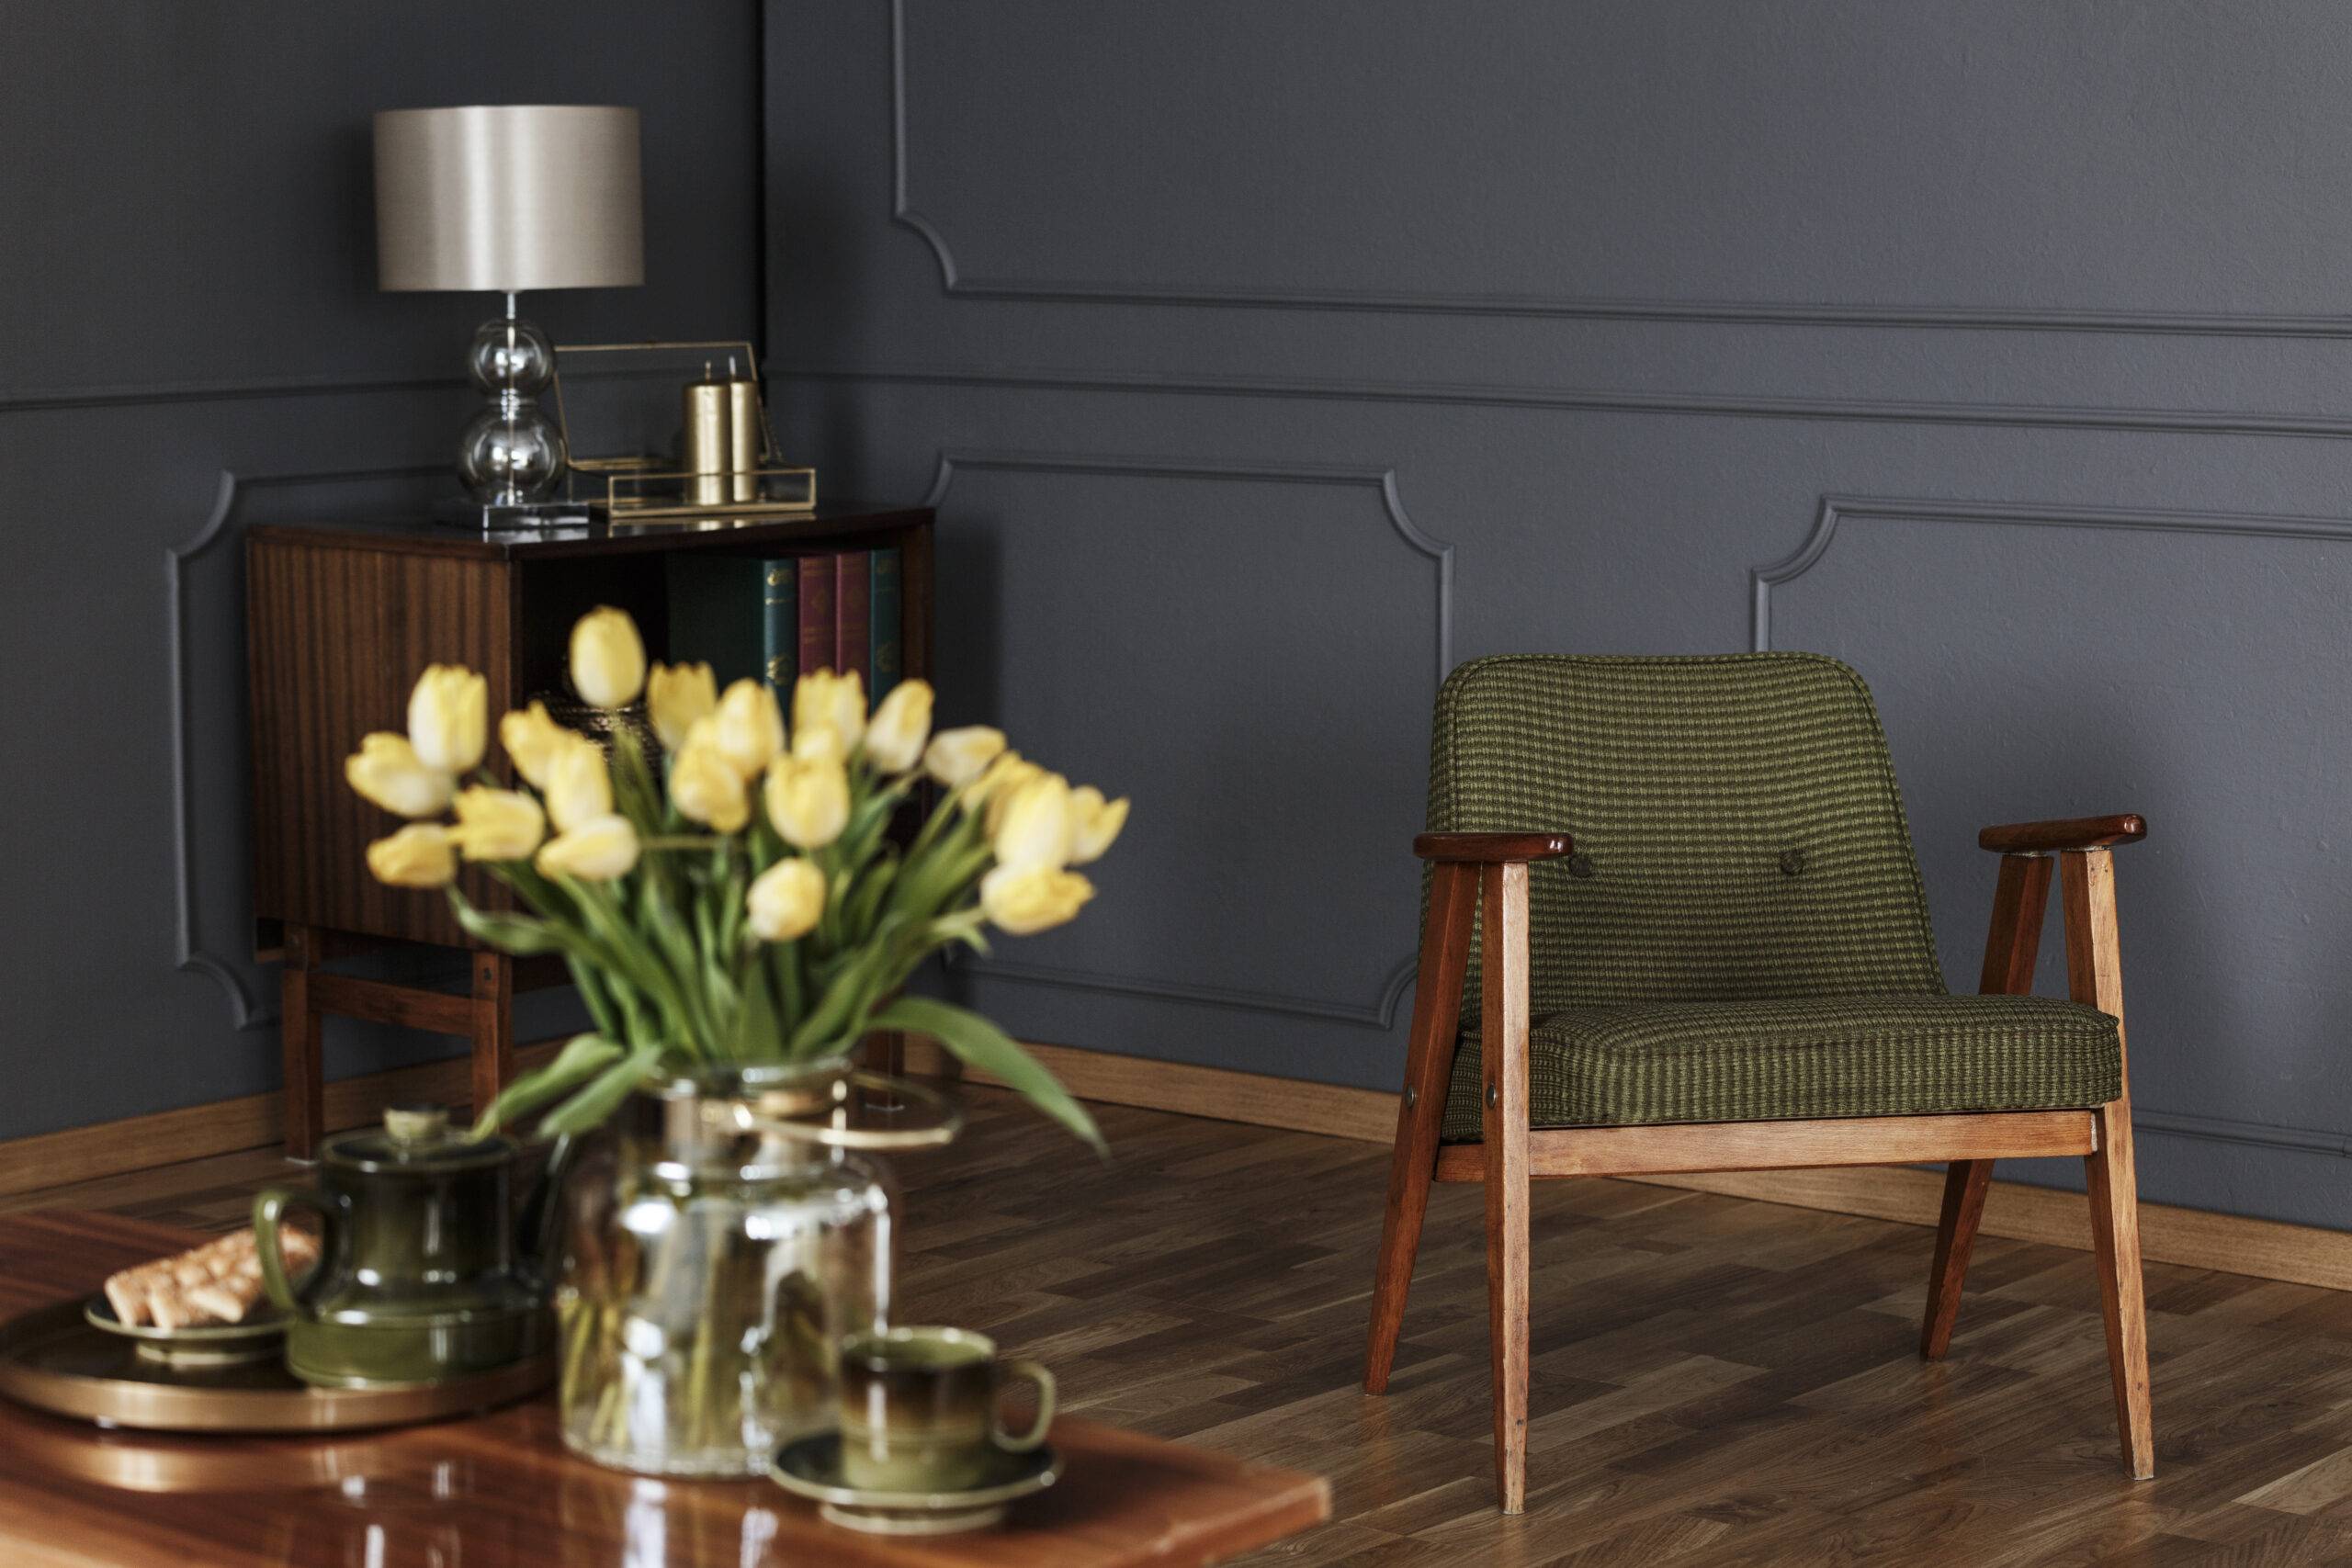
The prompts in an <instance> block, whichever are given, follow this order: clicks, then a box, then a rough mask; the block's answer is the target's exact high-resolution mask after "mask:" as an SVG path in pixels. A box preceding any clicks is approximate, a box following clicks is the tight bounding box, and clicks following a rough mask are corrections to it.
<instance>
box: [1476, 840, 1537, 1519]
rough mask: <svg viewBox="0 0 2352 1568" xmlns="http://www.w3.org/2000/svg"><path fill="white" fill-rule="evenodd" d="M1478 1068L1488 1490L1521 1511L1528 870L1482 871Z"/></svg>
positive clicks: (1508, 1508) (1524, 1486)
mask: <svg viewBox="0 0 2352 1568" xmlns="http://www.w3.org/2000/svg"><path fill="white" fill-rule="evenodd" d="M1483 924H1484V928H1485V931H1486V947H1485V959H1484V968H1483V972H1482V976H1481V978H1482V980H1483V982H1484V990H1485V997H1484V1009H1483V1022H1482V1026H1481V1028H1480V1042H1479V1051H1480V1057H1481V1061H1480V1065H1481V1066H1482V1067H1483V1068H1484V1073H1483V1077H1484V1078H1485V1087H1486V1101H1487V1103H1486V1111H1485V1118H1484V1120H1485V1127H1484V1131H1485V1135H1486V1145H1487V1333H1488V1335H1489V1336H1490V1337H1491V1340H1492V1351H1493V1358H1494V1382H1495V1487H1496V1490H1497V1491H1498V1493H1499V1494H1500V1495H1501V1501H1502V1510H1503V1512H1504V1513H1506V1514H1516V1513H1520V1512H1521V1511H1522V1510H1524V1509H1525V1508H1526V1506H1527V1373H1528V1348H1527V1313H1528V1292H1527V1272H1528V1262H1527V1213H1528V1199H1529V1169H1528V1147H1527V1117H1528V1105H1527V1033H1528V1002H1527V990H1528V954H1527V867H1526V866H1525V865H1523V864H1505V865H1497V866H1489V867H1488V868H1487V873H1486V890H1485V909H1484V919H1483Z"/></svg>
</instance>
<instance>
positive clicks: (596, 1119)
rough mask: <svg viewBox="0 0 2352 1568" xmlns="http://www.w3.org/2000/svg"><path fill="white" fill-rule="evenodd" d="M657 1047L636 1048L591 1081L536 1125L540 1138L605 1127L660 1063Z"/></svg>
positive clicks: (660, 1054)
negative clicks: (622, 1102)
mask: <svg viewBox="0 0 2352 1568" xmlns="http://www.w3.org/2000/svg"><path fill="white" fill-rule="evenodd" d="M661 1060H662V1047H661V1046H660V1045H639V1047H638V1048H637V1049H636V1050H634V1051H631V1052H630V1053H629V1054H628V1055H626V1056H624V1057H622V1058H621V1059H620V1060H619V1061H617V1062H615V1063H613V1065H612V1066H608V1067H606V1068H605V1070H604V1071H603V1072H601V1073H599V1074H597V1075H596V1077H594V1079H593V1080H591V1081H590V1083H589V1085H588V1087H587V1088H586V1089H582V1090H581V1091H580V1092H579V1093H578V1094H575V1095H573V1096H572V1097H571V1099H570V1100H565V1101H564V1102H563V1103H562V1104H561V1105H559V1106H557V1107H556V1108H555V1109H554V1110H553V1111H548V1113H547V1116H546V1118H545V1119H544V1120H543V1121H541V1122H539V1132H540V1134H542V1135H543V1136H546V1137H550V1138H556V1137H562V1136H564V1135H565V1134H572V1133H585V1132H587V1131H588V1130H589V1129H591V1128H593V1127H600V1126H602V1125H604V1122H605V1118H606V1117H608V1116H610V1115H611V1114H612V1113H613V1112H614V1111H618V1110H619V1109H620V1108H621V1101H623V1100H627V1099H628V1097H629V1095H630V1093H631V1092H632V1091H634V1090H635V1089H637V1087H638V1086H639V1084H641V1083H643V1082H644V1081H645V1079H646V1077H647V1075H648V1074H650V1073H651V1072H652V1070H653V1068H654V1067H655V1066H656V1065H658V1064H659V1063H660V1062H661Z"/></svg>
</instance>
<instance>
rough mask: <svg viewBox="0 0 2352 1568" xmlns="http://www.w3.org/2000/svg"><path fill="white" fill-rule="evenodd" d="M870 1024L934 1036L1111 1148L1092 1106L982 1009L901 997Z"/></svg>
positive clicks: (1090, 1140) (1100, 1150)
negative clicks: (983, 1014) (1088, 1108)
mask: <svg viewBox="0 0 2352 1568" xmlns="http://www.w3.org/2000/svg"><path fill="white" fill-rule="evenodd" d="M866 1027H867V1028H869V1029H906V1030H911V1031H913V1032H916V1033H918V1034H928V1035H930V1036H931V1037H932V1038H933V1039H934V1040H936V1041H938V1042H939V1043H941V1044H942V1045H944V1046H946V1047H947V1049H948V1050H950V1051H952V1052H954V1053H955V1054H956V1055H957V1056H958V1057H960V1058H962V1060H963V1061H964V1062H966V1063H967V1064H968V1065H969V1066H975V1067H978V1068H979V1069H980V1071H982V1072H984V1073H987V1074H989V1076H990V1077H996V1078H1000V1079H1002V1080H1003V1082H1004V1084H1005V1086H1006V1087H1007V1088H1009V1089H1013V1090H1014V1091H1015V1092H1017V1093H1019V1094H1021V1095H1022V1096H1023V1097H1024V1098H1025V1099H1027V1100H1028V1101H1029V1102H1030V1103H1031V1104H1032V1105H1035V1107H1036V1108H1037V1109H1038V1110H1040V1111H1044V1112H1045V1113H1046V1115H1048V1116H1050V1117H1052V1118H1053V1119H1054V1120H1055V1121H1057V1122H1060V1123H1061V1124H1062V1125H1063V1126H1065V1127H1067V1128H1069V1130H1070V1131H1071V1132H1072V1133H1074V1134H1077V1135H1078V1136H1079V1137H1080V1138H1082V1139H1084V1140H1085V1141H1086V1143H1087V1144H1089V1145H1091V1146H1092V1148H1093V1149H1094V1151H1095V1153H1097V1154H1105V1153H1108V1152H1109V1151H1108V1150H1107V1148H1106V1147H1105V1145H1103V1133H1102V1130H1101V1129H1100V1128H1098V1127H1096V1126H1095V1125H1094V1118H1093V1117H1091V1116H1090V1115H1088V1114H1087V1113H1086V1107H1084V1106H1082V1105H1080V1103H1079V1102H1078V1101H1077V1100H1073V1099H1071V1098H1070V1094H1069V1090H1068V1089H1064V1088H1062V1086H1061V1085H1060V1083H1059V1082H1057V1080H1056V1079H1055V1077H1054V1075H1053V1074H1051V1073H1049V1072H1047V1071H1046V1069H1045V1068H1044V1067H1042V1066H1039V1065H1038V1064H1037V1061H1036V1059H1035V1057H1033V1056H1031V1055H1029V1053H1028V1052H1026V1051H1023V1049H1022V1048H1021V1045H1020V1043H1019V1042H1017V1041H1015V1040H1014V1039H1013V1038H1012V1036H1011V1035H1010V1034H1007V1033H1006V1032H1004V1031H1003V1030H1001V1029H999V1028H998V1027H997V1026H996V1025H995V1024H993V1023H990V1022H989V1021H988V1020H987V1019H985V1018H982V1017H981V1016H980V1015H979V1014H978V1013H976V1012H966V1011H965V1010H963V1009H962V1008H959V1007H950V1006H948V1005H947V1004H946V1003H945V1002H938V1001H933V1000H932V999H931V998H928V997H900V998H899V999H898V1000H897V1001H894V1002H892V1003H891V1004H890V1005H889V1006H888V1007H887V1008H884V1009H883V1010H881V1011H880V1012H878V1013H876V1014H875V1015H874V1017H873V1018H872V1020H870V1021H868V1023H867V1025H866Z"/></svg>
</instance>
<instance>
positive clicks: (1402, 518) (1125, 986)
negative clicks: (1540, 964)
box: [922, 450, 1453, 1031]
mask: <svg viewBox="0 0 2352 1568" xmlns="http://www.w3.org/2000/svg"><path fill="white" fill-rule="evenodd" d="M965 469H974V470H982V471H993V472H1000V473H1005V472H1012V473H1037V474H1108V475H1115V476H1120V477H1124V478H1133V479H1229V480H1236V481H1241V482H1247V483H1258V484H1313V485H1363V486H1367V487H1369V488H1371V489H1372V490H1374V491H1376V492H1378V494H1379V497H1380V504H1381V511H1382V513H1383V515H1384V516H1385V518H1386V520H1387V523H1388V526H1389V527H1390V528H1391V529H1392V530H1394V531H1395V533H1396V535H1397V537H1398V538H1400V539H1402V540H1403V541H1404V542H1405V544H1406V545H1407V546H1408V547H1410V548H1411V549H1412V550H1414V551H1415V552H1417V553H1418V554H1420V555H1423V556H1427V557H1428V558H1430V561H1431V562H1432V563H1433V564H1434V566H1435V568H1436V577H1437V600H1436V605H1435V611H1436V623H1437V625H1436V631H1437V639H1436V640H1437V669H1436V671H1435V683H1436V685H1442V684H1443V683H1444V682H1445V678H1446V676H1447V675H1448V674H1449V673H1450V672H1451V671H1453V546H1452V545H1450V544H1447V543H1445V542H1443V541H1442V540H1439V539H1434V538H1431V537H1430V536H1429V535H1427V534H1425V533H1423V532H1422V531H1421V529H1420V526H1419V525H1418V524H1416V523H1415V522H1414V521H1413V519H1412V517H1411V516H1410V514H1408V513H1407V512H1406V510H1405V502H1404V498H1403V496H1401V495H1400V494H1399V493H1398V492H1397V470H1396V469H1394V468H1333V467H1326V466H1322V465H1316V464H1306V463H1210V462H1201V461H1198V460H1195V459H1193V458H1188V457H1094V456H1081V455H1079V454H1073V453H1046V452H979V451H968V450H967V451H956V450H947V451H942V452H941V453H940V454H939V467H938V469H937V471H936V472H935V473H934V474H933V477H932V481H931V491H930V493H929V494H927V495H925V496H924V497H923V499H922V504H923V505H925V506H930V507H938V506H940V505H942V504H944V502H945V501H946V499H947V492H948V491H949V489H950V488H951V487H952V486H953V485H954V484H955V482H956V474H957V473H959V472H961V471H963V470H965ZM1434 689H1435V688H1434V686H1433V687H1432V690H1434ZM1417 963H1418V955H1417V954H1414V953H1408V954H1407V955H1406V956H1405V957H1403V958H1402V959H1400V960H1398V961H1397V964H1395V965H1394V966H1393V967H1392V968H1391V969H1390V971H1389V973H1388V976H1387V978H1386V979H1385V981H1384V982H1383V983H1382V986H1381V991H1380V995H1379V997H1378V998H1375V999H1374V1000H1373V1001H1371V1002H1368V1003H1364V1002H1356V1003H1351V1002H1335V1001H1329V1000H1325V999H1323V998H1315V997H1288V996H1282V995H1279V994H1276V993H1272V992H1265V991H1251V990H1243V989H1239V988H1236V987H1224V986H1202V985H1195V984H1193V983H1192V982H1190V981H1182V980H1153V979H1140V978H1133V977H1129V976H1103V975H1092V974H1086V973H1082V972H1080V971H1077V970H1067V969H1052V968H1046V967H1044V966H1042V965H1037V964H1005V963H1001V962H999V961H997V960H994V959H986V960H983V959H970V958H963V957H961V956H960V955H959V956H958V957H957V958H956V963H955V967H956V968H957V969H959V970H962V971H963V972H964V973H966V974H970V975H978V976H985V977H987V978H989V979H995V980H1009V981H1012V982H1014V983H1016V984H1021V985H1032V986H1050V987H1059V988H1062V989H1065V990H1084V991H1099V992H1103V993H1106V994H1108V995H1112V996H1127V997H1148V998H1157V999H1159V1000H1162V1001H1171V1002H1182V1003H1189V1004H1193V1005H1198V1006H1207V1007H1224V1008H1235V1009H1238V1010H1242V1011H1245V1012H1272V1013H1281V1014H1287V1015H1290V1016H1293V1017H1300V1018H1321V1019H1329V1020H1331V1021H1335V1022H1340V1023H1351V1024H1357V1025H1361V1026H1363V1027H1365V1028H1372V1029H1379V1030H1383V1031H1385V1030H1387V1029H1389V1028H1391V1027H1392V1026H1393V1025H1394V1024H1395V1022H1396V1019H1397V1007H1398V1005H1399V1003H1400V1001H1401V999H1402V998H1403V997H1404V994H1405V992H1406V989H1407V988H1408V987H1410V986H1411V984H1412V983H1413V975H1414V970H1415V967H1416V964H1417Z"/></svg>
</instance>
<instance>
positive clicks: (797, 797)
mask: <svg viewBox="0 0 2352 1568" xmlns="http://www.w3.org/2000/svg"><path fill="white" fill-rule="evenodd" d="M766 793H767V808H768V820H769V821H770V822H773V823H774V824H775V830H776V831H777V832H779V833H781V834H783V835H784V841H785V842H786V843H787V844H790V845H792V846H793V847H795V848H796V849H803V850H815V849H822V848H823V847H824V846H825V845H827V844H830V843H831V842H832V841H833V840H835V839H838V838H840V837H841V836H842V829H843V828H846V827H848V826H849V771H848V770H847V769H845V768H843V767H842V764H841V763H840V762H839V761H831V760H827V761H811V762H804V761H800V760H799V759H798V758H797V757H788V756H787V757H778V758H777V759H776V760H775V761H773V762H771V763H769V764H768V782H767V792H766Z"/></svg>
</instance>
